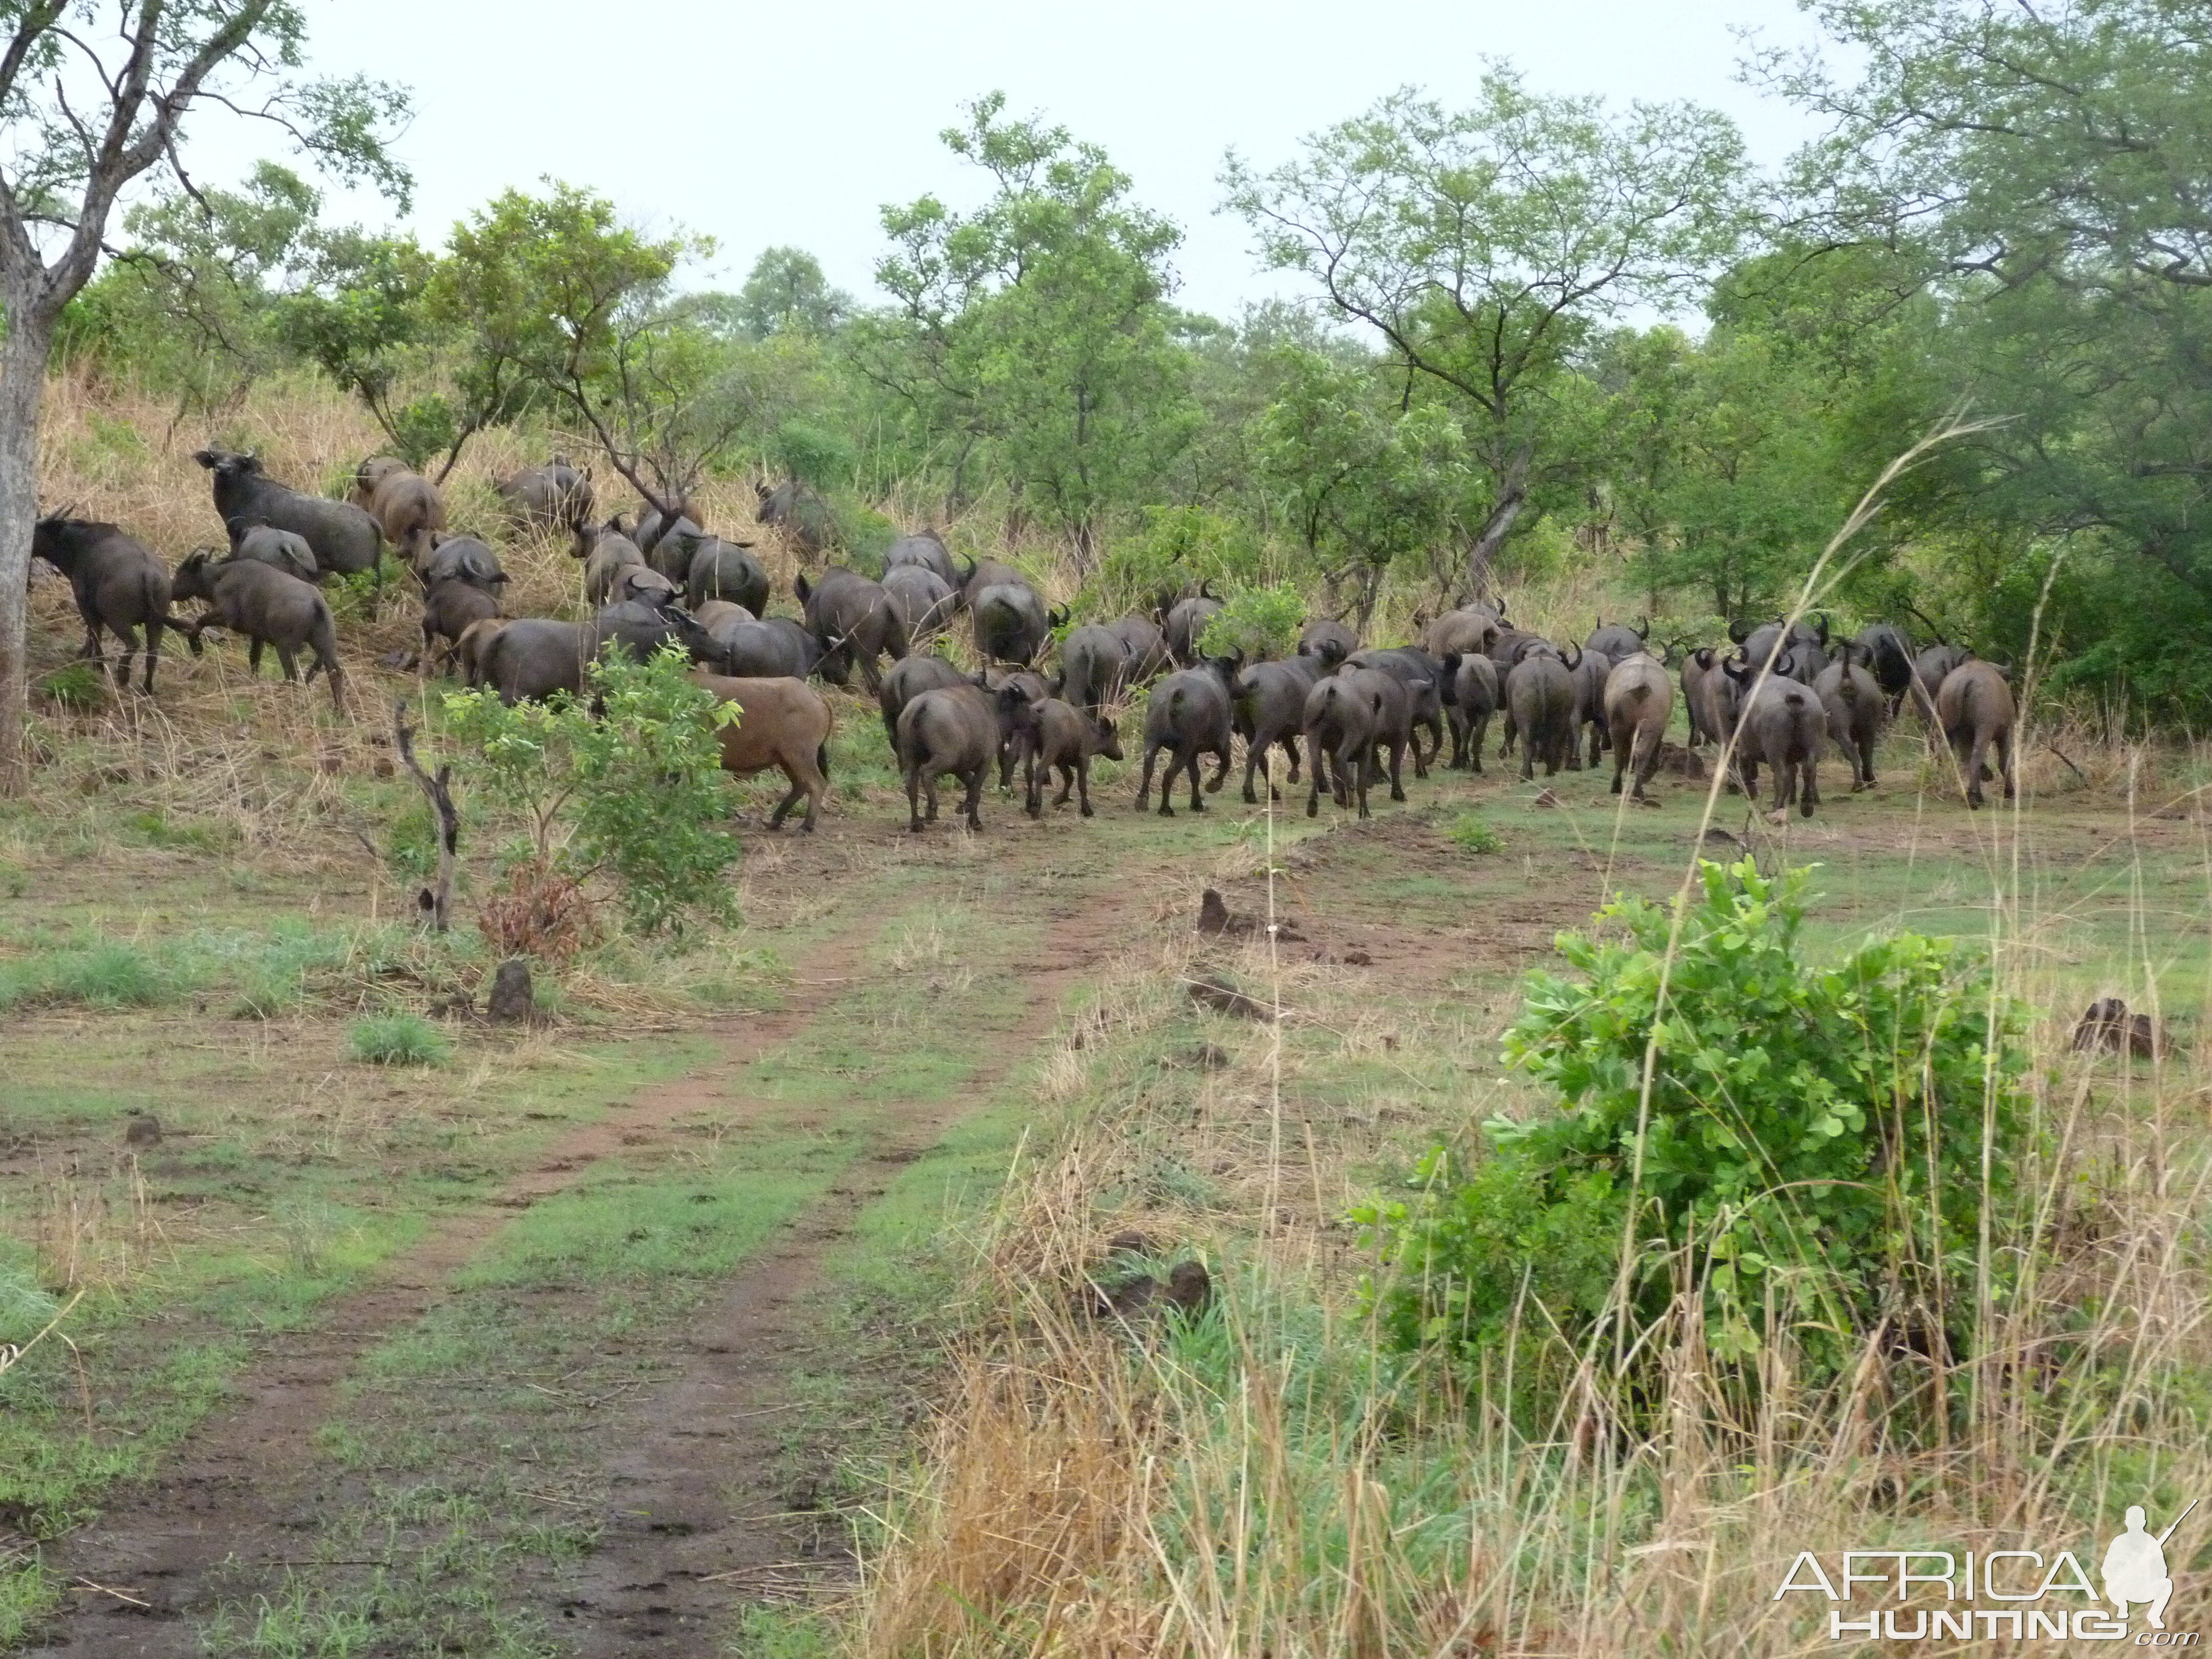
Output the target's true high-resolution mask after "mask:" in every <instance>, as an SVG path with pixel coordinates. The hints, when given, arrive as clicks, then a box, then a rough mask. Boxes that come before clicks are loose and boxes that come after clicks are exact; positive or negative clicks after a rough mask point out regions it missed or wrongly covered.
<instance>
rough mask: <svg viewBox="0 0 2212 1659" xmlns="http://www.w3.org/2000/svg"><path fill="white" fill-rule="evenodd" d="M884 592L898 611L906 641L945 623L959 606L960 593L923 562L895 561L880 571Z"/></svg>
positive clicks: (943, 626) (935, 630)
mask: <svg viewBox="0 0 2212 1659" xmlns="http://www.w3.org/2000/svg"><path fill="white" fill-rule="evenodd" d="M884 597H885V598H886V599H890V602H891V609H892V610H894V611H896V612H898V619H899V625H900V626H901V627H902V628H903V629H906V636H907V639H908V641H909V642H910V641H915V640H918V639H920V638H921V637H922V636H924V635H929V634H935V633H938V632H939V631H941V630H942V629H945V627H946V626H948V625H949V624H950V623H951V621H952V615H953V612H955V611H957V610H958V609H959V608H960V595H959V593H958V592H957V590H956V589H955V588H954V587H953V586H952V584H951V583H950V582H948V581H946V580H945V578H944V577H942V576H940V575H939V574H937V573H936V572H935V571H934V570H932V569H931V568H929V567H928V566H927V565H926V564H895V565H892V566H890V568H887V569H886V570H885V571H884Z"/></svg>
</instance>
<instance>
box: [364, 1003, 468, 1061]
mask: <svg viewBox="0 0 2212 1659" xmlns="http://www.w3.org/2000/svg"><path fill="white" fill-rule="evenodd" d="M346 1048H347V1052H348V1053H349V1054H351V1055H352V1056H353V1058H354V1059H356V1060H361V1061H362V1062H363V1063H365V1064H367V1065H370V1066H443V1065H444V1064H445V1063H446V1062H447V1060H451V1059H452V1058H453V1042H451V1040H450V1039H448V1038H447V1036H446V1034H445V1033H444V1032H442V1031H441V1030H439V1029H438V1028H437V1027H436V1026H435V1025H433V1024H430V1022H429V1021H428V1020H427V1019H425V1018H422V1015H420V1014H416V1013H407V1012H399V1013H390V1014H368V1015H365V1016H363V1017H362V1018H360V1019H357V1020H356V1021H354V1023H353V1024H352V1026H351V1027H350V1028H349V1030H347V1032H346Z"/></svg>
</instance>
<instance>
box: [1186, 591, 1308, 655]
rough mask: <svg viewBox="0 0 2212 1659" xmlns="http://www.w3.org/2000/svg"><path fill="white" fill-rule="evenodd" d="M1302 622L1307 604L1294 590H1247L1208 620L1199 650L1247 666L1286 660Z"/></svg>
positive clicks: (1235, 596)
mask: <svg viewBox="0 0 2212 1659" xmlns="http://www.w3.org/2000/svg"><path fill="white" fill-rule="evenodd" d="M1305 620H1306V602H1305V599H1304V597H1303V596H1302V595H1300V593H1299V592H1298V591H1297V589H1296V588H1295V587H1291V586H1279V587H1248V588H1245V589H1244V590H1243V592H1239V593H1235V594H1232V595H1231V597H1230V599H1229V602H1228V603H1227V604H1225V605H1223V606H1222V607H1221V609H1220V610H1218V611H1215V612H1214V613H1213V615H1212V617H1209V618H1208V619H1207V621H1206V630H1205V632H1203V633H1202V634H1200V635H1199V640H1198V648H1199V649H1200V651H1201V652H1203V653H1205V654H1206V655H1207V656H1209V657H1239V656H1241V657H1243V658H1244V659H1246V660H1247V661H1249V662H1257V661H1259V660H1260V659H1262V658H1266V657H1287V656H1290V655H1291V654H1292V653H1295V652H1296V651H1297V648H1298V633H1299V630H1300V629H1303V628H1304V626H1305Z"/></svg>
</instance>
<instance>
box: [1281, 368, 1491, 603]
mask: <svg viewBox="0 0 2212 1659" xmlns="http://www.w3.org/2000/svg"><path fill="white" fill-rule="evenodd" d="M1258 449H1259V459H1260V467H1261V477H1263V478H1264V479H1265V480H1266V481H1267V483H1268V484H1269V485H1270V486H1271V493H1272V495H1273V500H1274V501H1275V507H1276V512H1277V513H1278V515H1279V519H1280V521H1281V522H1282V524H1283V525H1284V526H1285V527H1286V528H1287V529H1289V530H1290V531H1291V532H1292V533H1293V534H1295V535H1296V536H1297V538H1298V539H1299V540H1300V541H1301V542H1302V543H1303V544H1304V546H1305V548H1306V550H1307V551H1308V552H1309V553H1310V555H1311V556H1312V557H1313V558H1314V560H1315V561H1316V562H1317V564H1318V566H1319V568H1320V570H1321V572H1322V578H1323V580H1325V581H1326V582H1327V584H1328V605H1329V606H1330V608H1331V609H1340V608H1342V606H1343V605H1344V602H1345V599H1346V595H1347V594H1348V595H1349V597H1350V602H1351V604H1352V606H1353V607H1354V608H1355V609H1356V610H1357V611H1358V627H1360V628H1362V629H1364V627H1365V626H1366V625H1367V620H1368V618H1369V617H1370V615H1371V614H1372V613H1373V611H1374V609H1375V601H1376V597H1377V595H1378V594H1379V593H1380V592H1381V591H1382V583H1383V575H1384V574H1385V573H1386V572H1387V571H1388V570H1389V568H1390V566H1391V563H1392V562H1393V561H1394V560H1395V559H1397V558H1399V557H1400V556H1402V555H1406V554H1409V553H1412V552H1415V551H1417V550H1420V549H1421V548H1423V547H1425V546H1430V545H1433V544H1437V543H1439V542H1441V541H1443V538H1445V537H1446V535H1447V534H1448V532H1449V530H1450V528H1451V526H1452V525H1453V523H1454V519H1455V512H1456V510H1457V509H1458V508H1459V507H1461V505H1462V502H1463V501H1464V500H1465V497H1466V495H1467V490H1468V482H1469V478H1468V443H1467V437H1466V434H1465V432H1464V431H1463V430H1462V428H1461V426H1460V423H1459V422H1457V421H1456V420H1455V419H1454V418H1453V417H1452V415H1451V413H1450V411H1449V410H1448V409H1446V408H1444V407H1443V404H1441V403H1440V402H1439V401H1438V400H1437V399H1436V398H1424V399H1421V400H1419V401H1416V402H1413V403H1412V404H1410V406H1408V405H1407V404H1405V403H1403V402H1394V401H1392V400H1390V399H1389V398H1387V397H1386V395H1385V392H1384V387H1383V384H1382V383H1381V382H1380V380H1378V378H1377V376H1376V371H1375V369H1374V368H1372V367H1371V366H1369V365H1364V364H1359V363H1347V362H1340V361H1336V360H1333V359H1330V358H1328V357H1324V356H1320V355H1318V354H1316V353H1313V352H1310V351H1297V352H1295V353H1292V354H1290V356H1289V357H1288V360H1287V367H1286V370H1285V375H1284V385H1283V386H1282V388H1281V392H1280V395H1279V397H1278V398H1276V400H1275V401H1274V402H1273V404H1269V405H1268V407H1267V410H1266V412H1265V413H1264V414H1263V415H1262V416H1261V419H1260V422H1259V437H1258Z"/></svg>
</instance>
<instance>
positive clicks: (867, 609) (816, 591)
mask: <svg viewBox="0 0 2212 1659" xmlns="http://www.w3.org/2000/svg"><path fill="white" fill-rule="evenodd" d="M796 591H797V592H798V594H799V604H800V605H803V606H805V611H806V627H807V629H808V631H809V632H810V633H811V634H812V635H814V638H815V641H816V643H817V644H818V645H819V646H820V647H822V658H821V661H820V663H819V664H818V665H817V668H818V671H819V672H820V673H821V675H822V678H823V679H825V680H828V681H829V683H830V684H832V685H842V684H845V681H846V679H847V678H848V677H849V675H850V674H851V671H852V669H853V666H854V665H855V664H858V665H859V666H860V683H861V684H863V685H865V686H866V688H867V689H868V690H869V691H870V692H871V693H873V692H874V691H875V690H876V689H877V687H878V685H879V684H881V676H880V675H879V674H878V672H877V670H876V659H877V658H878V657H880V656H883V655H884V654H885V653H889V655H890V659H891V660H892V661H893V662H896V661H897V660H898V659H900V658H902V657H903V656H905V655H906V653H907V638H906V629H904V628H903V627H902V626H901V625H900V623H899V619H898V613H897V612H896V611H893V610H892V609H891V602H890V599H889V598H888V597H887V596H886V595H885V594H884V590H883V586H882V584H881V583H879V582H876V581H873V580H870V579H869V578H868V577H866V576H863V575H862V574H860V572H859V571H857V570H848V569H845V568H843V567H842V566H839V565H832V566H830V567H829V569H827V570H825V571H823V573H822V574H821V575H820V576H819V577H817V579H815V580H812V581H809V580H807V579H806V578H805V576H800V577H799V578H798V580H797V583H796Z"/></svg>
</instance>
